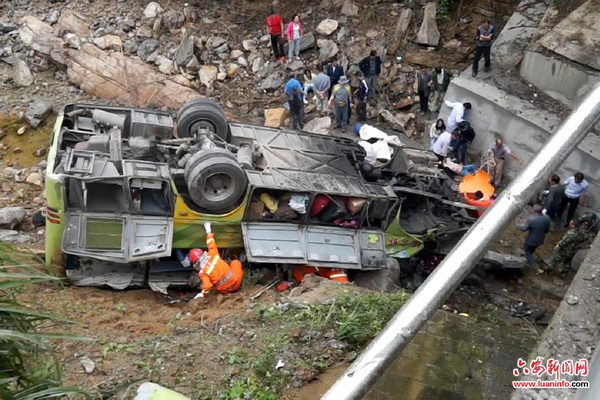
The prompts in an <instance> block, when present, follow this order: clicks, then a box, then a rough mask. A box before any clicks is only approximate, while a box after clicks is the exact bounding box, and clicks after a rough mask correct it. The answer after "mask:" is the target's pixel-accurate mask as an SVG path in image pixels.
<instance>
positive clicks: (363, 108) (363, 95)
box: [354, 71, 369, 122]
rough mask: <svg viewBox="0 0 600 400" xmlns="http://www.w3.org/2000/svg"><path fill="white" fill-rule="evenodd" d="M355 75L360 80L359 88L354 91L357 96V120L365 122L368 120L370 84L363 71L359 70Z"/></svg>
mask: <svg viewBox="0 0 600 400" xmlns="http://www.w3.org/2000/svg"><path fill="white" fill-rule="evenodd" d="M355 76H356V78H357V79H358V80H359V82H360V84H359V85H358V89H356V90H355V91H354V97H355V98H356V120H357V121H358V122H365V121H366V120H367V100H368V94H369V86H368V85H367V81H366V80H365V78H364V76H363V73H362V72H360V71H358V72H357V73H356V74H355Z"/></svg>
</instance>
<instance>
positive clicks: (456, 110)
mask: <svg viewBox="0 0 600 400" xmlns="http://www.w3.org/2000/svg"><path fill="white" fill-rule="evenodd" d="M444 103H445V104H446V105H447V106H448V107H450V108H452V112H451V113H450V115H449V116H448V121H447V123H446V130H447V131H448V132H452V131H454V130H455V129H456V128H458V124H460V123H461V122H463V121H464V120H465V110H470V109H471V103H459V102H458V101H457V102H454V103H453V102H451V101H448V100H446V99H444Z"/></svg>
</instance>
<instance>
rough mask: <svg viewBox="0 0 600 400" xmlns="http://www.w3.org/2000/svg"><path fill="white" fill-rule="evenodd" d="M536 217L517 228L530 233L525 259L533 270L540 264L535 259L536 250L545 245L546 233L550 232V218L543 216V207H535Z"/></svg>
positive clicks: (526, 242) (526, 243) (527, 239)
mask: <svg viewBox="0 0 600 400" xmlns="http://www.w3.org/2000/svg"><path fill="white" fill-rule="evenodd" d="M533 212H534V214H535V215H534V216H533V217H531V218H529V219H528V220H527V222H525V225H523V226H517V229H518V230H520V231H523V232H528V234H527V238H526V239H525V258H527V264H529V266H530V267H532V268H533V269H537V267H538V264H537V261H535V257H533V252H534V251H535V249H537V248H538V247H540V246H541V245H543V244H544V240H545V239H546V233H548V232H549V231H550V222H551V220H550V217H549V216H547V215H544V214H542V206H541V205H540V204H536V205H535V206H533Z"/></svg>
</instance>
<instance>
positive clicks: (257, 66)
mask: <svg viewBox="0 0 600 400" xmlns="http://www.w3.org/2000/svg"><path fill="white" fill-rule="evenodd" d="M264 66H265V59H264V58H262V57H258V58H256V59H254V61H252V72H254V73H255V74H256V73H259V72H260V71H261V70H262V69H263V67H264Z"/></svg>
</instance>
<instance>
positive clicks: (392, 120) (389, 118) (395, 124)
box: [378, 110, 405, 133]
mask: <svg viewBox="0 0 600 400" xmlns="http://www.w3.org/2000/svg"><path fill="white" fill-rule="evenodd" d="M378 115H379V116H380V117H381V118H383V120H384V121H385V122H387V123H388V124H390V125H391V127H392V129H394V130H396V131H398V132H402V133H404V131H405V130H404V125H402V124H401V123H400V121H398V120H397V119H396V117H394V114H392V113H391V112H389V111H388V110H379V112H378Z"/></svg>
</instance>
